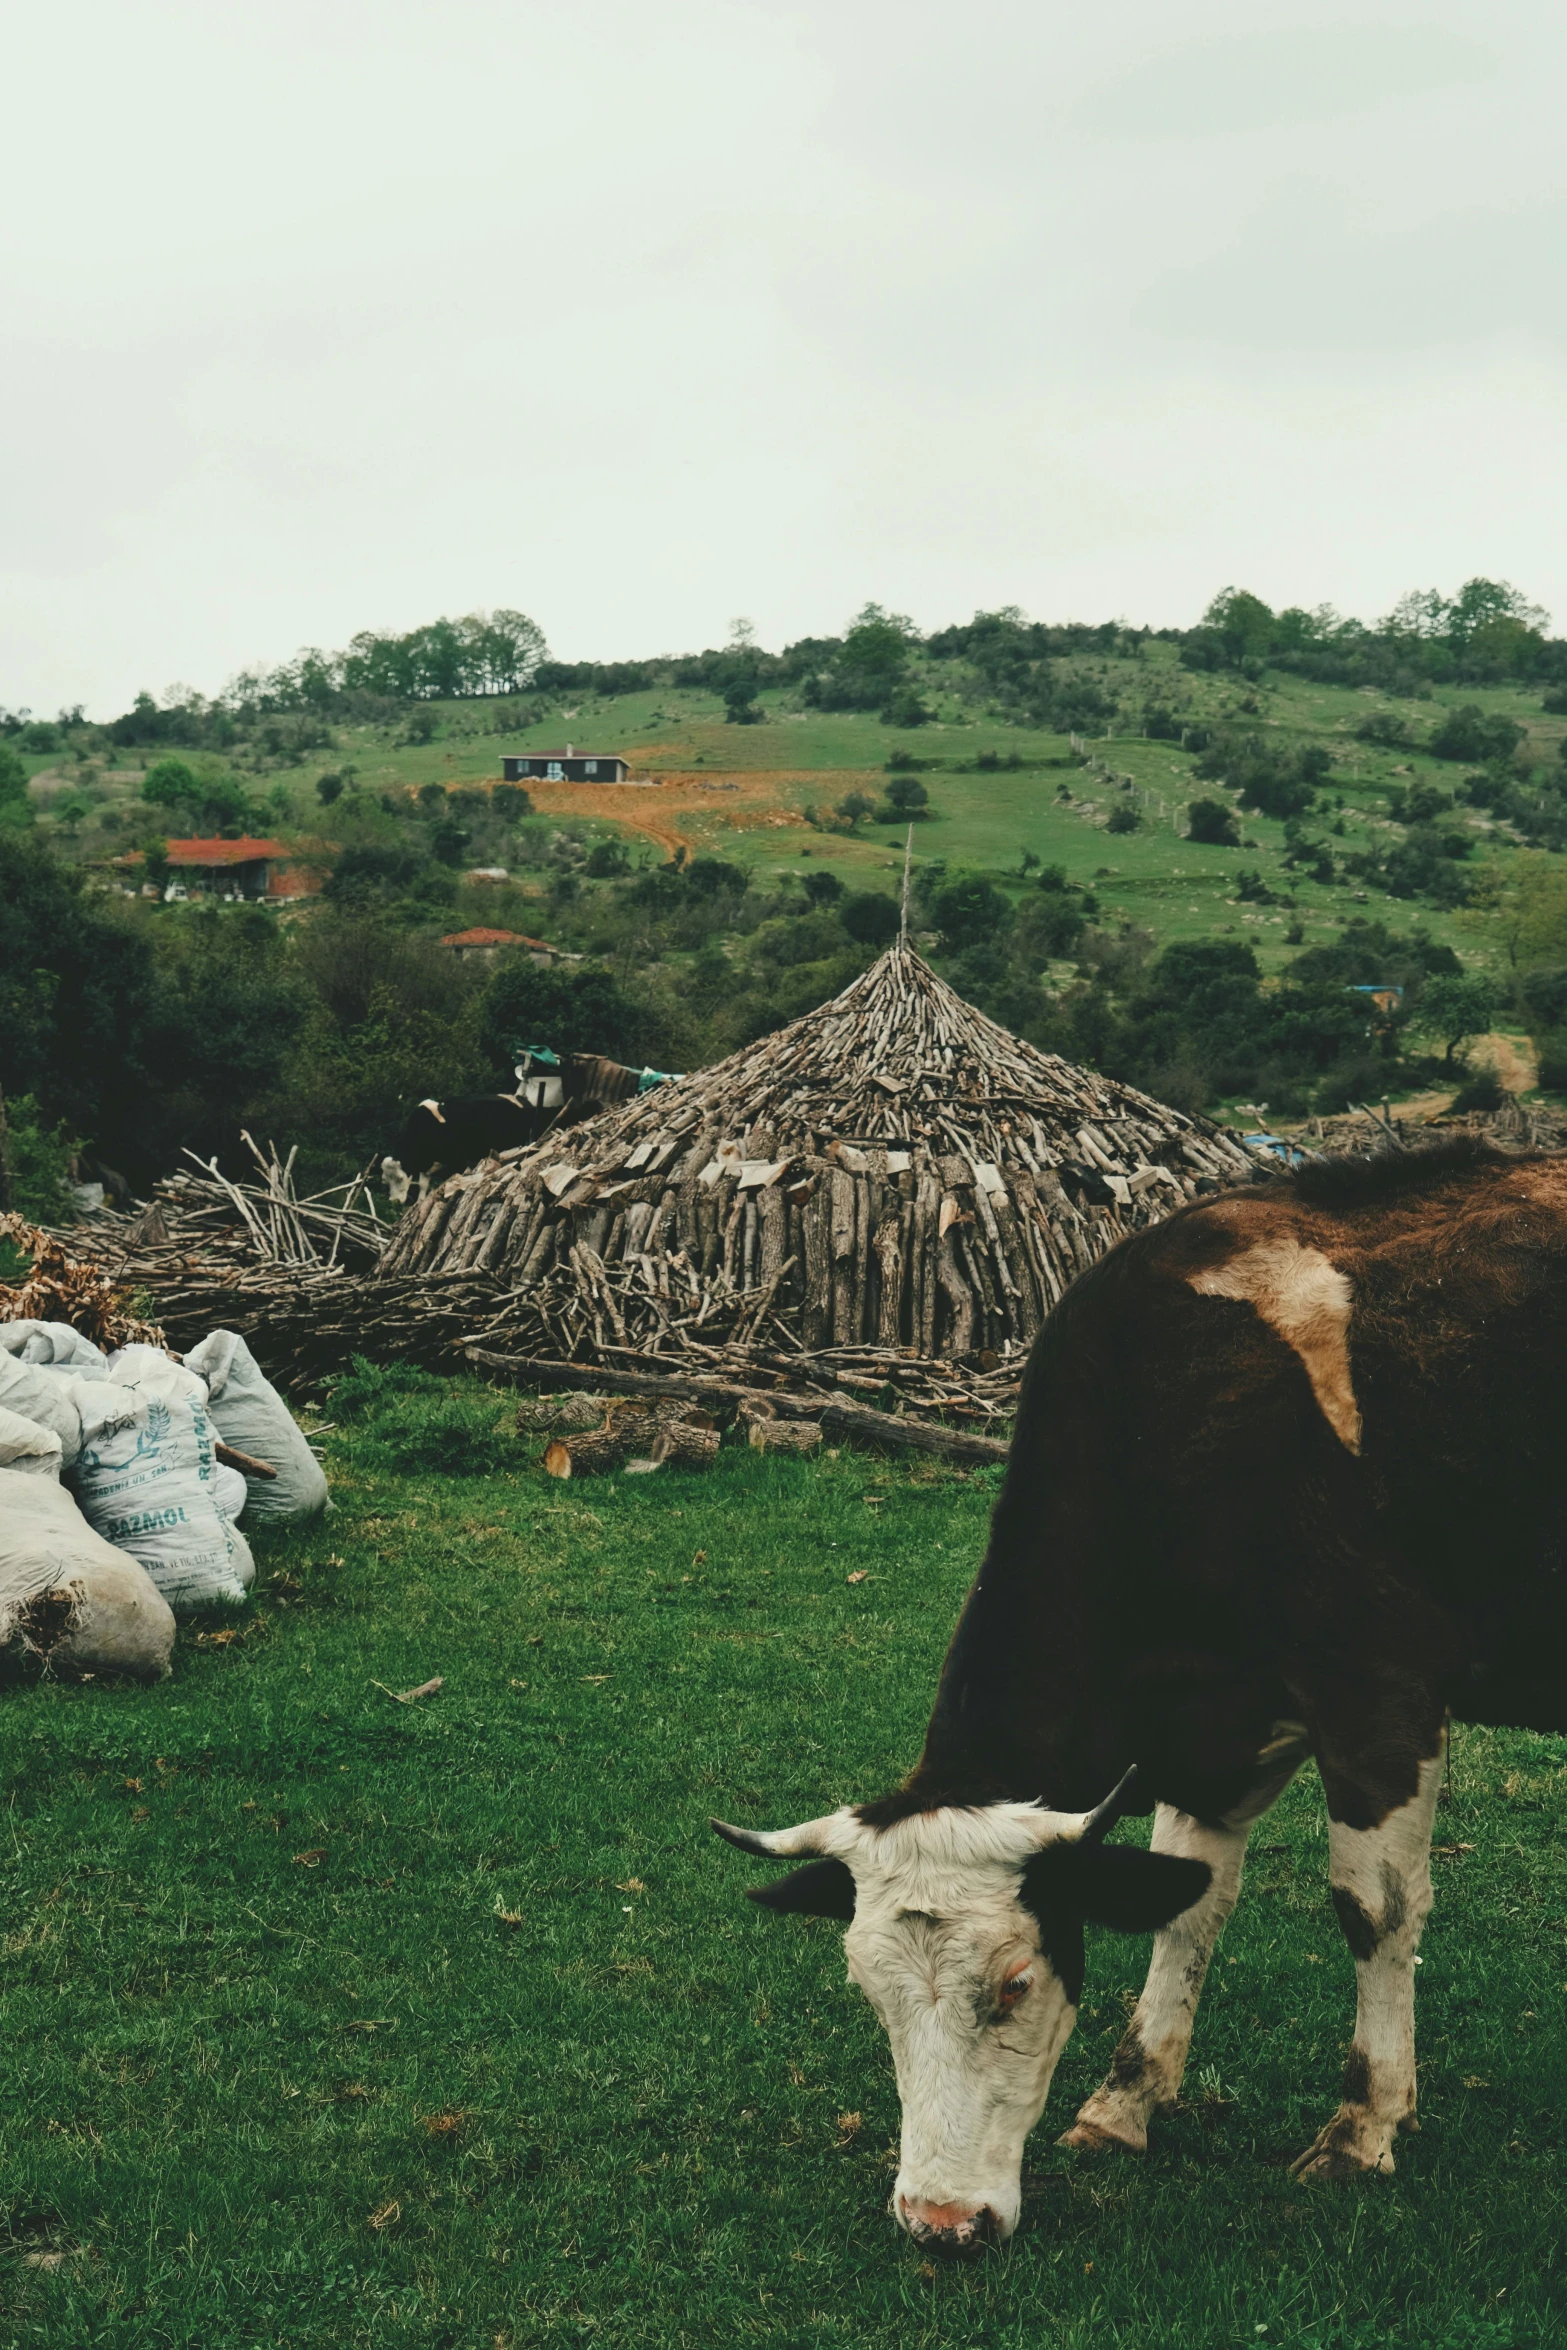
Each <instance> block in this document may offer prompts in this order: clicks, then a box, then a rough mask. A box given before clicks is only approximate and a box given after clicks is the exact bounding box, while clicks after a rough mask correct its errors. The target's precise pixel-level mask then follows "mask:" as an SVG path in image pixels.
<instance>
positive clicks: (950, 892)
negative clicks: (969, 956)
mask: <svg viewBox="0 0 1567 2350" xmlns="http://www.w3.org/2000/svg"><path fill="white" fill-rule="evenodd" d="M930 918H931V921H932V923H933V924H934V926H935V928H936V929H937V930H939V931H940V932H941V935H942V937H943V938H944V939H945V940H946V943H947V946H948V948H949V950H950V951H951V952H953V953H955V954H956V953H961V952H962V950H963V949H964V948H965V947H977V946H981V945H987V944H990V943H991V942H992V941H994V940H995V939H997V938H999V937H1000V936H1001V935H1003V933H1005V932H1006V931H1009V930H1010V929H1011V927H1012V924H1013V920H1014V914H1013V908H1012V901H1011V899H1010V898H1008V897H1004V896H1003V895H1002V893H1001V891H1000V890H999V889H997V888H996V886H995V883H994V882H991V881H985V880H982V879H981V878H980V877H979V876H977V875H976V876H975V877H974V878H973V879H972V880H968V881H954V882H952V883H950V884H949V885H948V886H947V887H946V888H945V889H943V890H939V891H938V892H937V894H936V896H935V898H934V899H933V901H932V903H931V906H930Z"/></svg>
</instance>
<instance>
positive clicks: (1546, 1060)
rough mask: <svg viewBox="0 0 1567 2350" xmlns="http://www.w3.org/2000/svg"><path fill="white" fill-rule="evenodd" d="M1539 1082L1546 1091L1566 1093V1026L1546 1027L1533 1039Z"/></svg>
mask: <svg viewBox="0 0 1567 2350" xmlns="http://www.w3.org/2000/svg"><path fill="white" fill-rule="evenodd" d="M1534 1049H1535V1051H1536V1052H1537V1053H1538V1055H1539V1058H1540V1083H1541V1085H1542V1086H1543V1088H1544V1089H1545V1091H1546V1092H1547V1093H1567V1027H1564V1028H1551V1029H1547V1030H1546V1032H1545V1033H1544V1035H1542V1036H1537V1037H1536V1038H1535V1040H1534Z"/></svg>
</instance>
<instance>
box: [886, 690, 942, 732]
mask: <svg viewBox="0 0 1567 2350" xmlns="http://www.w3.org/2000/svg"><path fill="white" fill-rule="evenodd" d="M934 716H935V712H934V711H933V710H927V709H926V707H925V705H924V703H923V702H922V701H921V700H920V698H919V695H918V693H917V692H916V691H915V689H914V687H913V686H911V685H900V686H899V687H898V688H897V690H896V691H895V692H894V693H893V694H892V695H891V696H890V697H889V698H888V700H887V701H886V702H885V703H884V705H883V707H882V713H881V721H882V724H883V726H928V725H929V724H930V721H931V719H932V718H933V717H934Z"/></svg>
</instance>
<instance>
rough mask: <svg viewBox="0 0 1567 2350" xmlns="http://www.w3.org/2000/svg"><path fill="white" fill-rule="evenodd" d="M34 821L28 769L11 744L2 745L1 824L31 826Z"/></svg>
mask: <svg viewBox="0 0 1567 2350" xmlns="http://www.w3.org/2000/svg"><path fill="white" fill-rule="evenodd" d="M32 820H33V806H32V802H31V800H29V798H28V796H27V769H26V768H25V767H24V766H23V764H22V762H21V760H20V758H19V757H18V756H17V754H16V752H15V751H13V750H12V748H11V746H10V744H9V743H0V824H11V825H16V824H30V823H31V822H32Z"/></svg>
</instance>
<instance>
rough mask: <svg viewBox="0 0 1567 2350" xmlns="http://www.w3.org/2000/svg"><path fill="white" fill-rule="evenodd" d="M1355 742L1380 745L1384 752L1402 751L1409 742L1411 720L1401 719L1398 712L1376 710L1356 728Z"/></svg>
mask: <svg viewBox="0 0 1567 2350" xmlns="http://www.w3.org/2000/svg"><path fill="white" fill-rule="evenodd" d="M1355 740H1356V742H1360V743H1380V744H1381V745H1382V747H1383V749H1384V750H1389V751H1395V750H1400V749H1402V748H1403V746H1404V745H1405V744H1406V743H1407V742H1408V740H1409V720H1408V719H1407V718H1401V717H1400V716H1399V714H1398V712H1397V711H1396V710H1374V711H1373V712H1372V714H1371V716H1370V717H1369V718H1362V720H1361V721H1360V724H1359V725H1358V726H1357V727H1356V729H1355Z"/></svg>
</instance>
